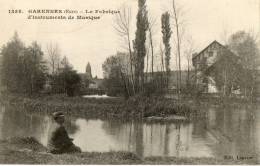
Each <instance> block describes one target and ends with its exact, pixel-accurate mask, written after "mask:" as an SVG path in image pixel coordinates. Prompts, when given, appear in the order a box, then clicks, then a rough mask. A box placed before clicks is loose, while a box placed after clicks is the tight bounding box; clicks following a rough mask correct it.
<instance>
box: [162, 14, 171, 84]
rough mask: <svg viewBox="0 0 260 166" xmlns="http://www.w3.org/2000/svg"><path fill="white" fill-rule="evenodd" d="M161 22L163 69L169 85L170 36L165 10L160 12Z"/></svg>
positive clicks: (168, 18) (168, 16)
mask: <svg viewBox="0 0 260 166" xmlns="http://www.w3.org/2000/svg"><path fill="white" fill-rule="evenodd" d="M161 22H162V34H163V44H164V48H165V69H166V86H167V88H168V86H169V77H170V70H171V69H170V59H171V46H170V38H171V34H172V31H171V26H170V14H169V13H168V12H165V13H164V14H162V18H161Z"/></svg>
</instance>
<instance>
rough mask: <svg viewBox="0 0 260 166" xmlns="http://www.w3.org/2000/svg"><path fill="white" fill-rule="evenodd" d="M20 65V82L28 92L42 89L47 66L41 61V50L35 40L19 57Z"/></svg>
mask: <svg viewBox="0 0 260 166" xmlns="http://www.w3.org/2000/svg"><path fill="white" fill-rule="evenodd" d="M20 63H21V64H20V66H22V68H21V70H22V73H21V76H22V78H21V79H20V84H21V85H23V86H22V87H23V89H24V90H25V91H26V92H29V93H35V92H39V91H40V90H42V89H43V87H44V84H45V81H46V72H47V66H46V65H45V62H44V61H43V52H42V50H41V47H40V45H39V44H38V43H37V42H36V41H35V42H33V43H32V44H31V46H29V47H28V48H26V49H25V51H24V55H23V56H22V57H20Z"/></svg>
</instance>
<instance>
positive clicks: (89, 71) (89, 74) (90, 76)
mask: <svg viewBox="0 0 260 166" xmlns="http://www.w3.org/2000/svg"><path fill="white" fill-rule="evenodd" d="M86 75H87V77H88V78H92V73H91V66H90V63H89V62H88V64H87V66H86Z"/></svg>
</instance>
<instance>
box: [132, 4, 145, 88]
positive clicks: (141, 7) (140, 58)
mask: <svg viewBox="0 0 260 166" xmlns="http://www.w3.org/2000/svg"><path fill="white" fill-rule="evenodd" d="M145 3H146V0H138V13H137V22H136V27H137V29H136V33H135V40H134V48H135V61H134V63H135V84H136V86H137V89H138V91H140V90H142V89H143V85H144V58H145V55H146V47H145V41H146V31H147V29H148V19H147V10H146V4H145Z"/></svg>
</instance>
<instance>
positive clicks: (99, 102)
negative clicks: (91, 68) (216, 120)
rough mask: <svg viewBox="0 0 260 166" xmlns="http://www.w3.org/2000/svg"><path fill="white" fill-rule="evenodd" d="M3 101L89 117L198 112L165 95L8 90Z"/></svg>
mask: <svg viewBox="0 0 260 166" xmlns="http://www.w3.org/2000/svg"><path fill="white" fill-rule="evenodd" d="M1 101H2V102H3V103H4V104H6V105H12V106H14V107H15V106H17V107H19V110H21V108H23V110H28V111H33V112H38V113H46V112H47V113H52V112H54V111H63V112H65V113H67V114H69V115H74V116H80V117H88V118H91V117H93V118H102V117H124V118H145V117H151V116H160V117H167V116H169V115H178V116H184V117H186V118H187V119H191V118H192V117H194V116H197V115H198V111H196V110H195V107H194V108H193V107H191V105H189V106H188V104H184V103H179V102H177V101H176V100H173V99H166V98H162V97H151V98H146V97H140V96H137V97H133V98H130V99H129V100H124V99H122V98H106V99H95V98H83V97H66V96H61V95H52V96H32V97H28V96H18V95H10V94H9V95H5V96H3V97H2V100H1Z"/></svg>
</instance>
